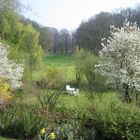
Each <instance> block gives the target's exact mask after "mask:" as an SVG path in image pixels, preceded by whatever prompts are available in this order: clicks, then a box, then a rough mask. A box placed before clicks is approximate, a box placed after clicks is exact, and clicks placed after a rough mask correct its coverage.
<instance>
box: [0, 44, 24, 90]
mask: <svg viewBox="0 0 140 140" xmlns="http://www.w3.org/2000/svg"><path fill="white" fill-rule="evenodd" d="M8 48H9V47H8V46H5V45H3V44H1V43H0V78H4V79H6V80H7V83H8V84H9V88H10V89H16V88H19V87H20V86H21V85H22V83H21V79H22V77H23V71H24V68H23V64H18V63H16V62H15V61H14V60H10V59H8Z"/></svg>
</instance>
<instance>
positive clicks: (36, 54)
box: [19, 25, 43, 82]
mask: <svg viewBox="0 0 140 140" xmlns="http://www.w3.org/2000/svg"><path fill="white" fill-rule="evenodd" d="M19 50H20V51H22V52H23V54H24V60H25V64H26V69H25V71H26V72H27V73H28V72H29V80H30V82H31V81H32V72H33V70H35V69H36V68H37V67H40V65H39V64H41V59H42V54H43V51H42V49H41V46H39V33H38V32H37V31H36V30H35V29H34V28H33V27H32V26H31V25H27V26H24V28H23V33H22V35H21V39H20V44H19ZM27 73H26V74H27Z"/></svg>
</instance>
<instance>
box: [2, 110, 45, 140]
mask: <svg viewBox="0 0 140 140" xmlns="http://www.w3.org/2000/svg"><path fill="white" fill-rule="evenodd" d="M0 113H1V114H0V118H1V119H0V133H1V135H3V136H9V137H14V138H20V139H21V138H23V139H26V138H33V137H35V136H36V135H37V133H38V130H40V128H42V127H43V126H44V125H45V120H44V119H43V117H41V116H40V115H39V114H37V113H34V112H33V111H32V110H29V109H27V108H26V109H23V108H14V109H13V108H10V109H7V110H4V111H3V112H2V111H1V112H0Z"/></svg>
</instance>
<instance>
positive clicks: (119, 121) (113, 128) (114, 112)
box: [91, 94, 140, 140]
mask: <svg viewBox="0 0 140 140" xmlns="http://www.w3.org/2000/svg"><path fill="white" fill-rule="evenodd" d="M91 112H92V117H91V118H92V123H93V124H94V125H95V127H96V129H97V130H98V132H100V133H101V134H102V137H103V138H104V139H110V140H138V139H139V138H140V129H139V128H140V109H139V108H137V107H136V106H133V105H132V104H126V103H122V102H121V101H119V100H118V98H117V97H116V96H115V95H114V94H113V95H111V94H108V95H103V96H101V97H96V98H95V100H94V109H92V111H91Z"/></svg>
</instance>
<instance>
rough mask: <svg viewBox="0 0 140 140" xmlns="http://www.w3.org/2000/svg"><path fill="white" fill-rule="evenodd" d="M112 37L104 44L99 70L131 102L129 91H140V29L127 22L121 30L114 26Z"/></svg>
mask: <svg viewBox="0 0 140 140" xmlns="http://www.w3.org/2000/svg"><path fill="white" fill-rule="evenodd" d="M111 35H112V36H111V37H110V38H109V39H108V40H107V44H106V45H105V44H104V43H102V46H103V49H102V50H101V52H100V58H101V60H102V63H101V64H99V65H97V68H98V69H97V70H98V71H99V72H100V74H101V75H103V76H105V77H107V78H108V82H110V83H113V84H114V85H117V86H118V87H119V89H121V91H122V92H123V93H124V96H125V99H126V101H127V102H129V101H130V93H129V91H130V90H132V91H133V89H134V90H135V91H136V90H137V91H140V76H139V75H140V29H139V28H138V27H137V24H133V23H131V22H125V23H124V25H123V27H121V28H116V27H114V26H112V31H111Z"/></svg>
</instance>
